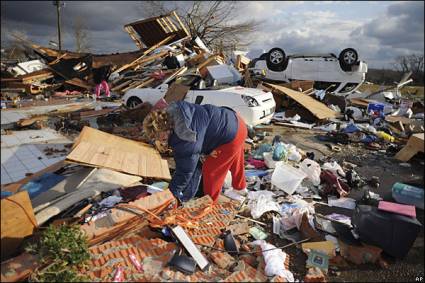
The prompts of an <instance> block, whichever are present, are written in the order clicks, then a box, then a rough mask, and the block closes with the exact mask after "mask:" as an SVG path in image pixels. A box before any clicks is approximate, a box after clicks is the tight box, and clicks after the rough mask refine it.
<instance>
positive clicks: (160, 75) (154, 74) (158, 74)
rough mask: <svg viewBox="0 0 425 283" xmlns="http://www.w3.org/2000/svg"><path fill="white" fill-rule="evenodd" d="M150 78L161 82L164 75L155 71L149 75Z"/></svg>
mask: <svg viewBox="0 0 425 283" xmlns="http://www.w3.org/2000/svg"><path fill="white" fill-rule="evenodd" d="M150 77H151V78H154V79H155V80H163V79H164V78H165V73H164V72H163V71H162V70H160V71H155V72H153V73H152V74H151V75H150Z"/></svg>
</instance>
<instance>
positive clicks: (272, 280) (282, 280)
mask: <svg viewBox="0 0 425 283" xmlns="http://www.w3.org/2000/svg"><path fill="white" fill-rule="evenodd" d="M270 282H287V281H286V280H285V278H283V277H281V276H279V275H276V276H274V277H273V278H272V279H271V280H270Z"/></svg>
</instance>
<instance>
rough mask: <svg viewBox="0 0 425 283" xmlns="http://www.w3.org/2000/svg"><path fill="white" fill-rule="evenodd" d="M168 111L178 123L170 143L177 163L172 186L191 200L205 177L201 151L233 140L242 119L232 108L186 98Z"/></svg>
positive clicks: (209, 151)
mask: <svg viewBox="0 0 425 283" xmlns="http://www.w3.org/2000/svg"><path fill="white" fill-rule="evenodd" d="M167 112H168V114H169V117H171V120H172V123H173V125H174V127H173V132H172V134H171V135H170V137H169V139H168V145H169V146H170V147H171V148H172V149H173V153H174V160H175V162H176V171H175V172H174V175H173V178H172V180H171V183H170V186H169V187H170V190H171V192H173V194H174V196H176V197H177V198H179V199H180V200H181V201H187V200H189V199H191V198H192V197H194V196H195V194H196V192H197V190H198V186H199V182H200V180H201V172H202V166H201V164H200V162H199V158H200V156H201V154H205V155H208V154H210V153H211V152H212V151H213V150H214V149H215V148H217V147H219V146H220V145H223V144H226V143H229V142H231V141H232V140H233V139H234V138H235V136H236V132H237V131H238V118H237V116H236V113H235V112H234V111H233V110H231V109H228V108H224V107H217V106H213V105H210V104H206V105H198V104H192V103H188V102H185V101H178V102H175V103H171V104H170V106H168V108H167Z"/></svg>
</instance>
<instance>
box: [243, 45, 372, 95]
mask: <svg viewBox="0 0 425 283" xmlns="http://www.w3.org/2000/svg"><path fill="white" fill-rule="evenodd" d="M249 68H250V70H251V71H252V72H253V73H254V75H262V76H263V78H264V79H267V80H271V81H280V82H290V81H292V80H311V81H314V82H315V84H314V87H315V88H316V89H327V90H328V91H329V92H333V93H334V94H343V95H347V94H350V93H352V92H354V91H355V90H357V89H358V88H359V87H360V85H361V84H362V83H363V82H364V81H365V78H366V73H367V64H366V63H365V62H363V61H359V59H358V54H357V51H356V50H354V49H353V48H346V49H344V50H342V51H341V53H340V54H339V56H338V57H337V56H335V55H334V54H332V53H329V54H294V55H290V56H286V55H285V52H284V51H283V50H282V49H280V48H272V49H270V51H269V52H268V53H264V54H262V55H261V56H260V57H259V58H256V59H254V60H252V61H251V62H250V65H249Z"/></svg>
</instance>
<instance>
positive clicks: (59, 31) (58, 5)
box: [53, 0, 64, 51]
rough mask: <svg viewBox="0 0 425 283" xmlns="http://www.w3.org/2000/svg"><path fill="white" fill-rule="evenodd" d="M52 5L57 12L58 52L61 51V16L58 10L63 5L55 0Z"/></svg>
mask: <svg viewBox="0 0 425 283" xmlns="http://www.w3.org/2000/svg"><path fill="white" fill-rule="evenodd" d="M53 5H55V6H56V12H57V15H58V17H57V20H58V43H59V51H62V40H61V14H60V8H61V6H63V5H64V4H63V3H61V1H59V0H56V1H53Z"/></svg>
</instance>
